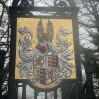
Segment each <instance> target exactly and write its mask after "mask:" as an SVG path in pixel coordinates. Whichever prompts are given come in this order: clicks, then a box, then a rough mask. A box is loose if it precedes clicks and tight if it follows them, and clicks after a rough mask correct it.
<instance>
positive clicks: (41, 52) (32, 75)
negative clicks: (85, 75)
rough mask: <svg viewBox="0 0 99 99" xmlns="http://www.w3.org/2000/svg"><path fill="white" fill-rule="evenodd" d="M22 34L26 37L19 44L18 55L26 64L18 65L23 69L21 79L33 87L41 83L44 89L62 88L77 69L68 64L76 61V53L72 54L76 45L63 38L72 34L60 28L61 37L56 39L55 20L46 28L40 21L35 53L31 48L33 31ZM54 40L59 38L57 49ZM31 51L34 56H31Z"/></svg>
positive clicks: (22, 62) (58, 35)
mask: <svg viewBox="0 0 99 99" xmlns="http://www.w3.org/2000/svg"><path fill="white" fill-rule="evenodd" d="M18 32H19V33H20V35H21V36H24V38H20V39H19V42H18V46H19V52H18V54H19V57H20V58H21V60H22V61H20V62H19V63H18V64H17V68H19V69H20V76H21V78H23V77H25V78H27V79H28V80H29V81H30V82H31V83H33V84H35V83H37V82H38V83H40V84H42V85H49V84H52V83H53V82H55V84H59V83H60V82H61V81H62V80H63V79H66V78H68V77H69V76H71V74H72V68H73V67H74V65H73V64H72V63H70V62H68V61H69V60H73V57H71V55H72V54H73V51H74V50H73V49H72V50H68V48H69V47H70V46H71V45H72V43H71V42H68V40H64V39H62V38H61V36H64V37H65V36H67V35H69V34H71V32H70V31H69V30H67V29H65V28H64V27H60V28H59V31H57V34H56V35H54V26H53V23H52V22H51V20H50V19H48V22H47V26H46V28H44V26H43V21H42V19H40V20H39V21H38V25H37V39H38V45H37V46H36V50H35V51H34V52H32V50H33V49H32V48H31V46H32V45H33V44H34V42H35V41H33V40H32V38H33V33H32V31H31V30H30V29H29V28H28V26H25V27H23V28H20V29H19V30H18ZM53 36H56V38H57V42H55V43H56V45H57V48H56V47H55V46H54V45H53V43H52V40H53ZM30 51H31V53H28V52H30Z"/></svg>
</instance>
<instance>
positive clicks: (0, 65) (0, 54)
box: [0, 50, 6, 99]
mask: <svg viewBox="0 0 99 99" xmlns="http://www.w3.org/2000/svg"><path fill="white" fill-rule="evenodd" d="M5 55H6V52H5V50H0V98H1V99H2V83H3V69H4V62H5Z"/></svg>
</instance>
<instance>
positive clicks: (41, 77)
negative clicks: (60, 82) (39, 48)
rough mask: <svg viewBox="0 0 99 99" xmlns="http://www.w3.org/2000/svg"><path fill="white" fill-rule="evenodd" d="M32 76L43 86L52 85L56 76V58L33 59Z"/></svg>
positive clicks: (53, 56)
mask: <svg viewBox="0 0 99 99" xmlns="http://www.w3.org/2000/svg"><path fill="white" fill-rule="evenodd" d="M34 76H35V78H36V80H37V81H38V82H39V83H41V84H43V85H47V84H51V83H53V82H54V81H55V80H56V79H57V76H58V56H55V55H50V56H36V57H34Z"/></svg>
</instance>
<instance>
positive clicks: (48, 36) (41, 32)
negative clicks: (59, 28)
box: [37, 19, 54, 42]
mask: <svg viewBox="0 0 99 99" xmlns="http://www.w3.org/2000/svg"><path fill="white" fill-rule="evenodd" d="M53 34H54V31H53V25H52V22H51V21H50V20H48V23H47V27H46V28H45V29H44V27H43V24H42V20H41V19H40V21H39V22H38V26H37V38H38V40H39V41H40V42H42V41H43V40H45V41H52V39H53Z"/></svg>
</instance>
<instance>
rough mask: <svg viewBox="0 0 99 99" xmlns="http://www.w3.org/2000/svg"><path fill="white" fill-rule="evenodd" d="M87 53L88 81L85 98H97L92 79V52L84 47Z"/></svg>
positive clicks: (86, 70)
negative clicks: (90, 58)
mask: <svg viewBox="0 0 99 99" xmlns="http://www.w3.org/2000/svg"><path fill="white" fill-rule="evenodd" d="M84 54H85V72H86V78H87V80H86V82H85V89H86V93H84V95H83V98H84V99H89V98H90V99H95V94H94V88H93V80H92V65H91V63H90V60H89V57H90V56H89V55H90V52H89V50H88V49H84Z"/></svg>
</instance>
